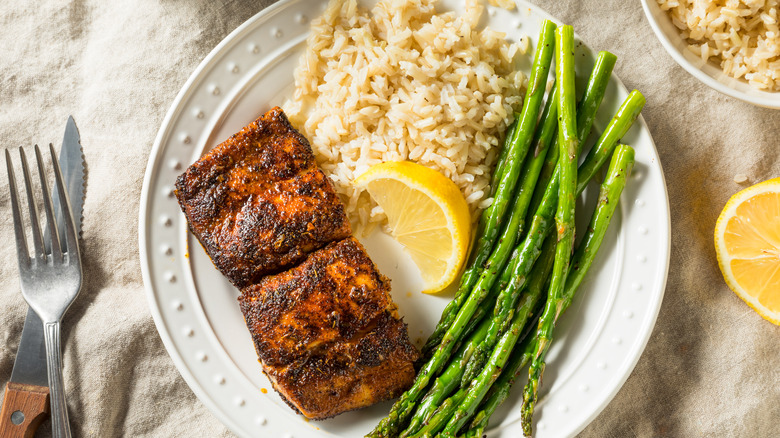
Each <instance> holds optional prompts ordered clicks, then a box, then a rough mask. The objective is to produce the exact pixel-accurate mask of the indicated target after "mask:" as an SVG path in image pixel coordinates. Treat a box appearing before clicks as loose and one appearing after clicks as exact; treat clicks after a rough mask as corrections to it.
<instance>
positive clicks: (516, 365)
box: [466, 145, 634, 438]
mask: <svg viewBox="0 0 780 438" xmlns="http://www.w3.org/2000/svg"><path fill="white" fill-rule="evenodd" d="M633 156H634V151H633V149H631V148H630V147H629V146H625V145H619V146H618V147H617V148H616V149H615V152H614V155H613V158H612V161H611V162H610V165H609V170H608V171H607V177H606V178H605V180H604V183H603V184H602V186H601V191H600V194H599V202H598V205H597V208H596V210H595V211H594V213H593V216H592V217H591V221H590V227H589V228H588V233H587V234H586V235H585V237H584V238H583V239H582V241H581V242H580V244H579V246H578V247H577V250H576V251H575V252H574V256H573V257H572V261H571V265H570V266H571V268H570V271H569V276H568V277H567V279H566V288H565V289H564V293H563V304H562V305H561V312H565V311H566V309H567V308H568V307H569V305H570V304H571V302H572V299H573V297H574V293H575V292H576V291H577V288H579V286H580V284H581V283H582V280H583V278H584V277H585V275H586V274H587V273H588V270H589V269H590V267H591V265H592V264H593V260H594V259H595V257H596V253H597V252H598V250H599V248H600V247H601V243H602V241H603V240H604V236H605V234H606V232H607V227H608V226H609V223H610V221H611V219H612V215H613V214H614V209H615V208H616V205H615V204H616V203H617V200H618V199H619V198H620V193H621V192H622V190H623V188H624V186H625V183H626V178H628V176H629V175H630V174H631V170H632V168H633V164H634V159H633ZM537 340H538V338H537V337H536V336H528V337H527V338H526V339H525V340H524V341H523V343H522V344H521V346H520V347H518V348H515V350H514V351H513V352H512V356H511V357H510V359H509V365H507V366H506V367H505V369H504V371H503V372H502V373H501V376H500V377H499V378H498V380H497V381H496V382H495V383H494V384H493V387H492V388H491V389H490V392H488V394H487V396H486V398H485V400H484V401H483V402H482V404H481V405H480V410H479V412H477V414H476V415H474V419H473V421H472V423H471V426H470V428H469V431H468V433H467V434H466V437H468V438H475V437H481V436H482V433H483V432H484V430H485V427H487V424H488V420H489V419H490V416H491V415H492V414H493V413H494V412H495V410H496V409H497V408H498V406H500V405H501V403H503V402H504V400H506V398H507V397H508V396H509V391H510V389H511V387H512V385H513V384H514V382H515V379H516V378H517V375H518V373H519V372H520V371H521V370H522V368H523V367H524V366H525V364H526V363H528V361H529V360H530V359H531V358H532V357H533V356H534V353H535V351H536V347H537Z"/></svg>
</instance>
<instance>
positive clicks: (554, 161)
mask: <svg viewBox="0 0 780 438" xmlns="http://www.w3.org/2000/svg"><path fill="white" fill-rule="evenodd" d="M616 61H617V56H615V55H613V54H612V53H609V52H606V51H601V52H599V54H598V56H596V62H595V63H594V64H593V70H592V71H591V73H590V77H589V78H588V83H587V85H585V91H584V92H583V94H582V99H581V100H580V103H579V105H578V106H577V139H578V140H579V142H580V147H582V145H583V144H584V143H585V140H586V139H587V138H588V135H589V134H590V131H591V128H592V127H593V121H594V120H595V119H596V114H597V113H598V109H599V107H600V106H601V101H602V100H603V99H604V93H605V92H606V90H607V85H609V79H610V77H611V75H612V69H613V68H614V67H615V62H616ZM557 167H558V146H557V144H556V146H555V147H554V148H552V149H551V150H550V152H549V153H548V154H547V159H546V160H545V163H544V167H543V168H542V172H541V175H540V176H539V184H538V186H537V187H539V189H538V190H537V191H536V192H535V193H534V196H533V199H532V200H531V207H530V209H529V210H530V212H531V213H530V214H533V212H535V211H536V209H537V208H538V207H539V204H541V203H542V197H543V196H544V189H545V187H547V184H549V182H550V179H551V178H552V176H553V172H555V169H557ZM529 220H530V219H529Z"/></svg>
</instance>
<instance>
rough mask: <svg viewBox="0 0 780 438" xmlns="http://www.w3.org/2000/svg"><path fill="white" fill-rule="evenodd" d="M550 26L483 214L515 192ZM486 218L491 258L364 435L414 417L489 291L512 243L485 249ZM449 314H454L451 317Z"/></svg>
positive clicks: (384, 433)
mask: <svg viewBox="0 0 780 438" xmlns="http://www.w3.org/2000/svg"><path fill="white" fill-rule="evenodd" d="M554 28H555V24H554V23H552V22H551V21H549V20H545V21H544V22H543V23H542V29H541V32H540V36H539V44H538V47H537V51H536V55H535V57H534V62H533V66H532V71H531V77H530V78H529V89H528V91H527V93H526V98H525V102H524V104H523V110H522V115H521V117H520V121H519V122H518V129H517V133H516V135H515V137H516V138H517V141H516V142H515V141H513V142H512V148H513V149H517V152H518V153H514V152H513V151H510V152H509V154H510V155H509V158H508V159H507V160H508V161H507V164H506V168H505V171H504V173H505V175H504V177H503V178H502V179H501V182H500V183H499V187H498V189H497V190H496V197H495V199H494V201H493V204H492V205H491V206H490V207H489V208H488V209H487V210H488V211H491V212H492V211H499V210H501V209H504V210H506V207H507V206H508V204H509V202H510V199H511V195H512V192H513V191H514V186H515V184H516V180H517V176H518V174H519V173H520V169H521V167H522V160H523V158H524V154H523V156H520V152H521V151H522V150H523V149H524V150H525V151H526V152H527V150H528V147H529V145H530V143H531V140H532V138H533V132H534V128H535V126H536V121H537V118H538V115H539V106H540V105H541V101H542V98H543V97H544V90H545V83H546V78H547V74H548V72H549V69H550V60H551V57H552V51H551V47H550V43H549V42H550V41H551V40H552V38H553V32H554V30H553V29H554ZM498 216H500V215H498ZM488 218H493V219H495V220H494V221H493V222H492V223H491V222H488V223H487V224H485V227H484V230H485V231H484V233H485V234H484V236H482V237H485V238H484V239H483V238H482V237H480V239H479V240H478V241H477V246H476V247H475V249H474V251H475V252H476V253H477V255H476V256H475V259H479V258H481V257H482V256H483V255H484V254H486V253H487V254H490V258H488V259H487V263H486V265H485V267H484V269H481V273H480V274H479V277H478V278H477V279H476V281H475V282H474V283H472V284H473V285H474V287H473V289H472V290H471V291H470V293H466V292H462V291H463V290H465V289H464V288H463V286H464V285H466V284H468V283H469V282H470V281H471V280H469V279H468V278H471V276H472V274H473V275H476V273H477V272H478V271H479V269H475V270H474V271H473V272H472V273H469V272H466V273H464V275H463V277H462V279H461V288H460V289H459V290H458V293H456V295H455V299H453V301H452V302H450V304H449V305H448V306H447V307H446V308H445V310H444V313H443V315H442V318H441V320H440V321H439V324H438V325H437V330H438V329H439V326H441V327H442V329H441V330H439V331H443V335H442V337H441V342H439V343H438V346H437V347H436V349H435V350H434V351H433V352H432V354H431V355H430V358H429V359H428V360H427V361H426V363H425V365H423V367H422V369H421V370H420V371H419V372H418V374H417V377H416V379H415V381H414V383H413V384H412V387H411V388H410V389H409V390H407V391H406V392H404V393H403V394H402V395H401V398H400V399H399V400H398V401H397V402H396V403H395V404H394V405H393V407H392V408H391V410H390V413H389V414H388V416H387V417H385V418H384V419H382V421H381V422H380V423H379V424H378V425H377V426H376V428H374V430H373V431H372V432H371V433H370V434H369V436H371V437H393V436H396V435H397V434H398V432H399V431H400V430H402V429H403V428H404V426H405V425H406V423H407V421H408V420H409V418H410V416H411V415H412V414H413V412H414V407H415V406H416V405H417V402H418V401H419V399H420V397H421V396H422V394H423V391H424V390H425V389H426V388H427V387H428V384H429V382H430V380H431V379H432V378H433V377H435V376H436V374H438V373H439V371H440V370H441V368H442V367H443V366H444V365H445V364H446V361H447V360H448V359H449V358H450V355H451V354H452V350H453V348H454V347H455V344H456V343H457V342H458V341H459V340H460V338H461V336H462V334H463V331H464V329H465V328H466V326H467V325H468V323H469V321H470V319H471V317H472V315H473V314H474V312H475V311H476V309H477V307H478V306H479V304H480V303H481V301H482V300H483V299H484V298H485V296H486V295H487V294H488V292H489V291H490V289H491V287H492V285H493V282H494V281H495V278H496V276H497V274H498V272H499V271H500V270H501V269H502V267H503V263H504V262H505V261H506V258H507V256H508V253H509V249H511V245H509V246H508V247H507V248H506V249H505V250H503V252H505V253H506V255H504V254H503V253H502V251H501V248H497V249H498V250H499V251H493V252H492V253H491V251H490V249H491V246H492V244H490V245H488V244H486V243H484V242H487V241H489V240H492V239H491V236H495V235H497V234H498V223H499V221H500V219H501V218H500V217H498V218H496V215H493V214H492V213H489V214H488ZM480 242H483V243H480ZM505 246H506V245H505ZM479 267H480V266H479V265H475V268H479ZM467 277H468V278H467ZM458 301H461V302H462V305H461V304H459V303H458ZM450 315H454V316H452V317H451V316H450ZM437 330H434V335H436V332H437ZM434 335H432V336H431V339H434ZM431 339H429V342H428V343H431Z"/></svg>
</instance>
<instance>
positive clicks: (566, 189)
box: [522, 25, 578, 436]
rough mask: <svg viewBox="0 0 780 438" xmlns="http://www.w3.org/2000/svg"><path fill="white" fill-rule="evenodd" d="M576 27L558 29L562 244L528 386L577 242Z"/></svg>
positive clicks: (526, 407)
mask: <svg viewBox="0 0 780 438" xmlns="http://www.w3.org/2000/svg"><path fill="white" fill-rule="evenodd" d="M573 49H574V29H573V28H572V27H571V26H565V25H564V26H560V27H558V29H556V32H555V60H556V64H555V65H556V74H557V79H558V82H559V83H560V93H561V94H560V96H559V99H558V112H559V113H560V117H559V119H558V120H559V122H560V124H559V125H558V139H559V144H560V149H559V152H558V153H559V156H560V158H559V161H558V170H559V173H560V186H559V189H558V209H557V211H556V213H555V225H556V228H557V235H558V245H557V246H556V248H555V264H554V265H553V273H552V279H551V280H550V289H549V291H548V292H547V304H546V305H545V308H544V313H542V317H541V318H539V329H538V332H537V337H538V346H537V347H536V352H537V353H536V356H537V358H536V359H535V360H534V361H533V362H532V363H531V368H530V370H529V372H528V376H529V377H528V379H529V385H527V386H526V388H529V386H530V387H532V388H536V386H538V384H536V383H535V382H538V380H539V376H540V375H541V374H542V366H543V363H544V362H543V361H542V359H543V358H541V355H542V354H541V353H540V352H541V351H544V352H546V351H547V349H548V348H549V343H550V341H551V340H552V326H553V320H554V318H556V317H557V315H559V314H560V305H561V302H562V301H561V295H562V293H563V288H564V286H565V285H566V276H567V275H568V272H569V261H570V260H571V251H572V247H573V245H574V227H575V225H574V207H575V202H574V201H575V196H576V192H577V149H578V148H577V134H576V132H577V128H576V126H575V123H576V121H575V116H574V99H575V97H574V50H573ZM567 93H569V94H567ZM529 396H530V397H529V398H526V397H524V398H523V416H522V419H523V423H524V424H523V431H524V432H525V434H526V435H529V436H530V434H531V416H532V415H533V405H534V403H535V402H536V391H535V390H534V391H533V392H532V393H529Z"/></svg>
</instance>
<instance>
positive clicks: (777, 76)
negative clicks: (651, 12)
mask: <svg viewBox="0 0 780 438" xmlns="http://www.w3.org/2000/svg"><path fill="white" fill-rule="evenodd" d="M778 3H780V0H718V1H708V0H658V4H659V5H660V6H661V9H662V10H665V11H668V12H669V14H670V16H671V18H672V22H673V23H674V25H675V26H677V27H678V28H679V29H680V30H681V31H682V35H683V37H684V38H686V39H687V40H688V43H689V45H688V48H689V49H690V50H691V52H693V53H695V54H696V55H698V56H701V58H702V59H703V60H704V61H707V60H708V59H710V58H714V59H713V60H714V61H716V62H717V63H719V64H720V67H721V68H722V69H723V71H724V72H725V73H726V74H727V75H729V76H732V77H735V78H744V79H745V80H747V81H748V83H750V85H753V86H754V87H756V88H759V89H764V90H769V91H780V30H778V16H777V15H778V14H777V12H778V11H777V10H778Z"/></svg>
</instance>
